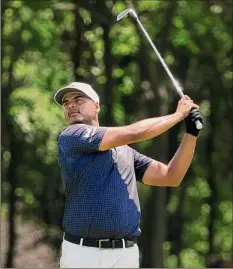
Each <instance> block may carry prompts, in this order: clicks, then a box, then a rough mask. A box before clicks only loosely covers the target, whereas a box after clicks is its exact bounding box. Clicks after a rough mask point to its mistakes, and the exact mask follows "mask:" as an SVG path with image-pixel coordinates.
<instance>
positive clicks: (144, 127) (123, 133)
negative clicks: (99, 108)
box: [99, 95, 198, 151]
mask: <svg viewBox="0 0 233 269" xmlns="http://www.w3.org/2000/svg"><path fill="white" fill-rule="evenodd" d="M192 108H198V106H197V105H196V104H194V103H193V101H192V100H191V99H190V98H189V97H188V96H187V95H186V96H184V97H183V98H182V99H180V101H179V102H178V106H177V109H176V112H175V113H173V114H170V115H167V116H163V117H158V118H150V119H145V120H141V121H138V122H136V123H133V124H130V125H127V126H123V127H108V128H107V129H106V132H105V133H104V136H103V139H102V141H101V143H100V146H99V150H100V151H104V150H108V149H110V148H114V147H118V146H122V145H128V144H133V143H136V142H141V141H144V140H148V139H151V138H153V137H156V136H158V135H160V134H162V133H164V132H166V131H167V130H168V129H170V128H171V127H173V126H174V125H175V124H177V123H178V122H180V121H181V120H183V119H184V118H185V117H186V116H187V115H188V114H189V112H190V110H191V109H192Z"/></svg>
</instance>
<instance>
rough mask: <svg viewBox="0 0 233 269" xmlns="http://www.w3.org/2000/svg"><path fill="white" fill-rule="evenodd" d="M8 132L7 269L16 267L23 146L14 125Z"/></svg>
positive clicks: (9, 126) (10, 126) (10, 124)
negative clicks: (16, 191)
mask: <svg viewBox="0 0 233 269" xmlns="http://www.w3.org/2000/svg"><path fill="white" fill-rule="evenodd" d="M8 131H9V134H10V148H9V150H10V153H11V159H10V163H9V167H8V171H7V180H8V182H9V197H8V203H9V211H8V223H9V227H8V235H9V240H8V251H7V253H6V262H5V267H6V268H12V267H14V264H13V261H14V256H15V244H16V231H15V218H16V198H17V197H16V195H15V189H16V186H17V167H18V165H19V163H20V156H21V152H22V151H21V150H22V148H21V146H22V144H21V143H19V142H18V141H17V138H16V135H15V133H14V127H13V125H12V123H10V122H9V121H8Z"/></svg>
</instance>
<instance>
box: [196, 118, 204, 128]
mask: <svg viewBox="0 0 233 269" xmlns="http://www.w3.org/2000/svg"><path fill="white" fill-rule="evenodd" d="M195 125H196V128H197V129H198V130H201V129H202V127H203V125H202V123H201V122H200V121H199V120H196V121H195Z"/></svg>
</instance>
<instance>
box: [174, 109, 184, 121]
mask: <svg viewBox="0 0 233 269" xmlns="http://www.w3.org/2000/svg"><path fill="white" fill-rule="evenodd" d="M174 115H176V116H177V117H178V119H179V120H180V121H182V120H183V119H184V118H185V115H184V114H183V113H182V112H180V111H176V112H175V113H174Z"/></svg>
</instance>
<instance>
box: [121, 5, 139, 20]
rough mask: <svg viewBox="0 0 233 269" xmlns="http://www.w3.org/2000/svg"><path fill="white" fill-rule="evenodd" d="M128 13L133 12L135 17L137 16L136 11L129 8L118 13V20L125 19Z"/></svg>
mask: <svg viewBox="0 0 233 269" xmlns="http://www.w3.org/2000/svg"><path fill="white" fill-rule="evenodd" d="M127 14H131V15H132V16H133V17H134V18H135V19H136V18H137V14H136V12H135V11H134V10H133V9H132V8H128V9H126V10H123V11H122V12H121V13H119V14H118V15H117V21H119V20H121V19H123V18H124V17H125V16H126V15H127Z"/></svg>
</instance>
